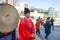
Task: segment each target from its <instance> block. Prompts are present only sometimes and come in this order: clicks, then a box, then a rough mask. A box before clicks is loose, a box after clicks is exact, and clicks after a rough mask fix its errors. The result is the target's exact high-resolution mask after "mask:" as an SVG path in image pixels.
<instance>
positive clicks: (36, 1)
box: [0, 0, 60, 10]
mask: <svg viewBox="0 0 60 40" xmlns="http://www.w3.org/2000/svg"><path fill="white" fill-rule="evenodd" d="M1 1H3V0H0V2H1ZM10 2H11V1H10ZM20 2H26V3H28V4H29V5H31V6H33V7H35V8H40V9H45V10H48V8H49V7H53V8H55V10H60V0H16V3H17V4H18V5H19V3H20Z"/></svg>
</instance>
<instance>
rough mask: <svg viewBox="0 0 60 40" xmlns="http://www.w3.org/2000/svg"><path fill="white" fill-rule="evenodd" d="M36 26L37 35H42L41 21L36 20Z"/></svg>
mask: <svg viewBox="0 0 60 40" xmlns="http://www.w3.org/2000/svg"><path fill="white" fill-rule="evenodd" d="M35 26H36V34H37V33H39V34H40V21H39V19H37V20H36V24H35Z"/></svg>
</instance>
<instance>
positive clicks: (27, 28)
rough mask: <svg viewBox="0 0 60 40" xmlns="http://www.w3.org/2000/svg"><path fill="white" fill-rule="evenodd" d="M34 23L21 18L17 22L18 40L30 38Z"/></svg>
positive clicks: (28, 39)
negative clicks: (18, 22)
mask: <svg viewBox="0 0 60 40" xmlns="http://www.w3.org/2000/svg"><path fill="white" fill-rule="evenodd" d="M34 32H35V31H34V24H33V22H32V21H31V20H28V19H26V18H23V19H22V20H21V22H20V24H19V36H20V40H31V35H32V34H34Z"/></svg>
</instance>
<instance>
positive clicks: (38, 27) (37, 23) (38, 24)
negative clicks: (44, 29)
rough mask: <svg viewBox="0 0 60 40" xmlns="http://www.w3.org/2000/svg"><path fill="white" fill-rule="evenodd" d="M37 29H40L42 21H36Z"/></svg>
mask: <svg viewBox="0 0 60 40" xmlns="http://www.w3.org/2000/svg"><path fill="white" fill-rule="evenodd" d="M36 30H40V22H38V21H37V22H36Z"/></svg>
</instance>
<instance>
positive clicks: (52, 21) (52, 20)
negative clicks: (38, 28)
mask: <svg viewBox="0 0 60 40" xmlns="http://www.w3.org/2000/svg"><path fill="white" fill-rule="evenodd" d="M51 26H52V29H53V30H54V19H53V17H52V18H51Z"/></svg>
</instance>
